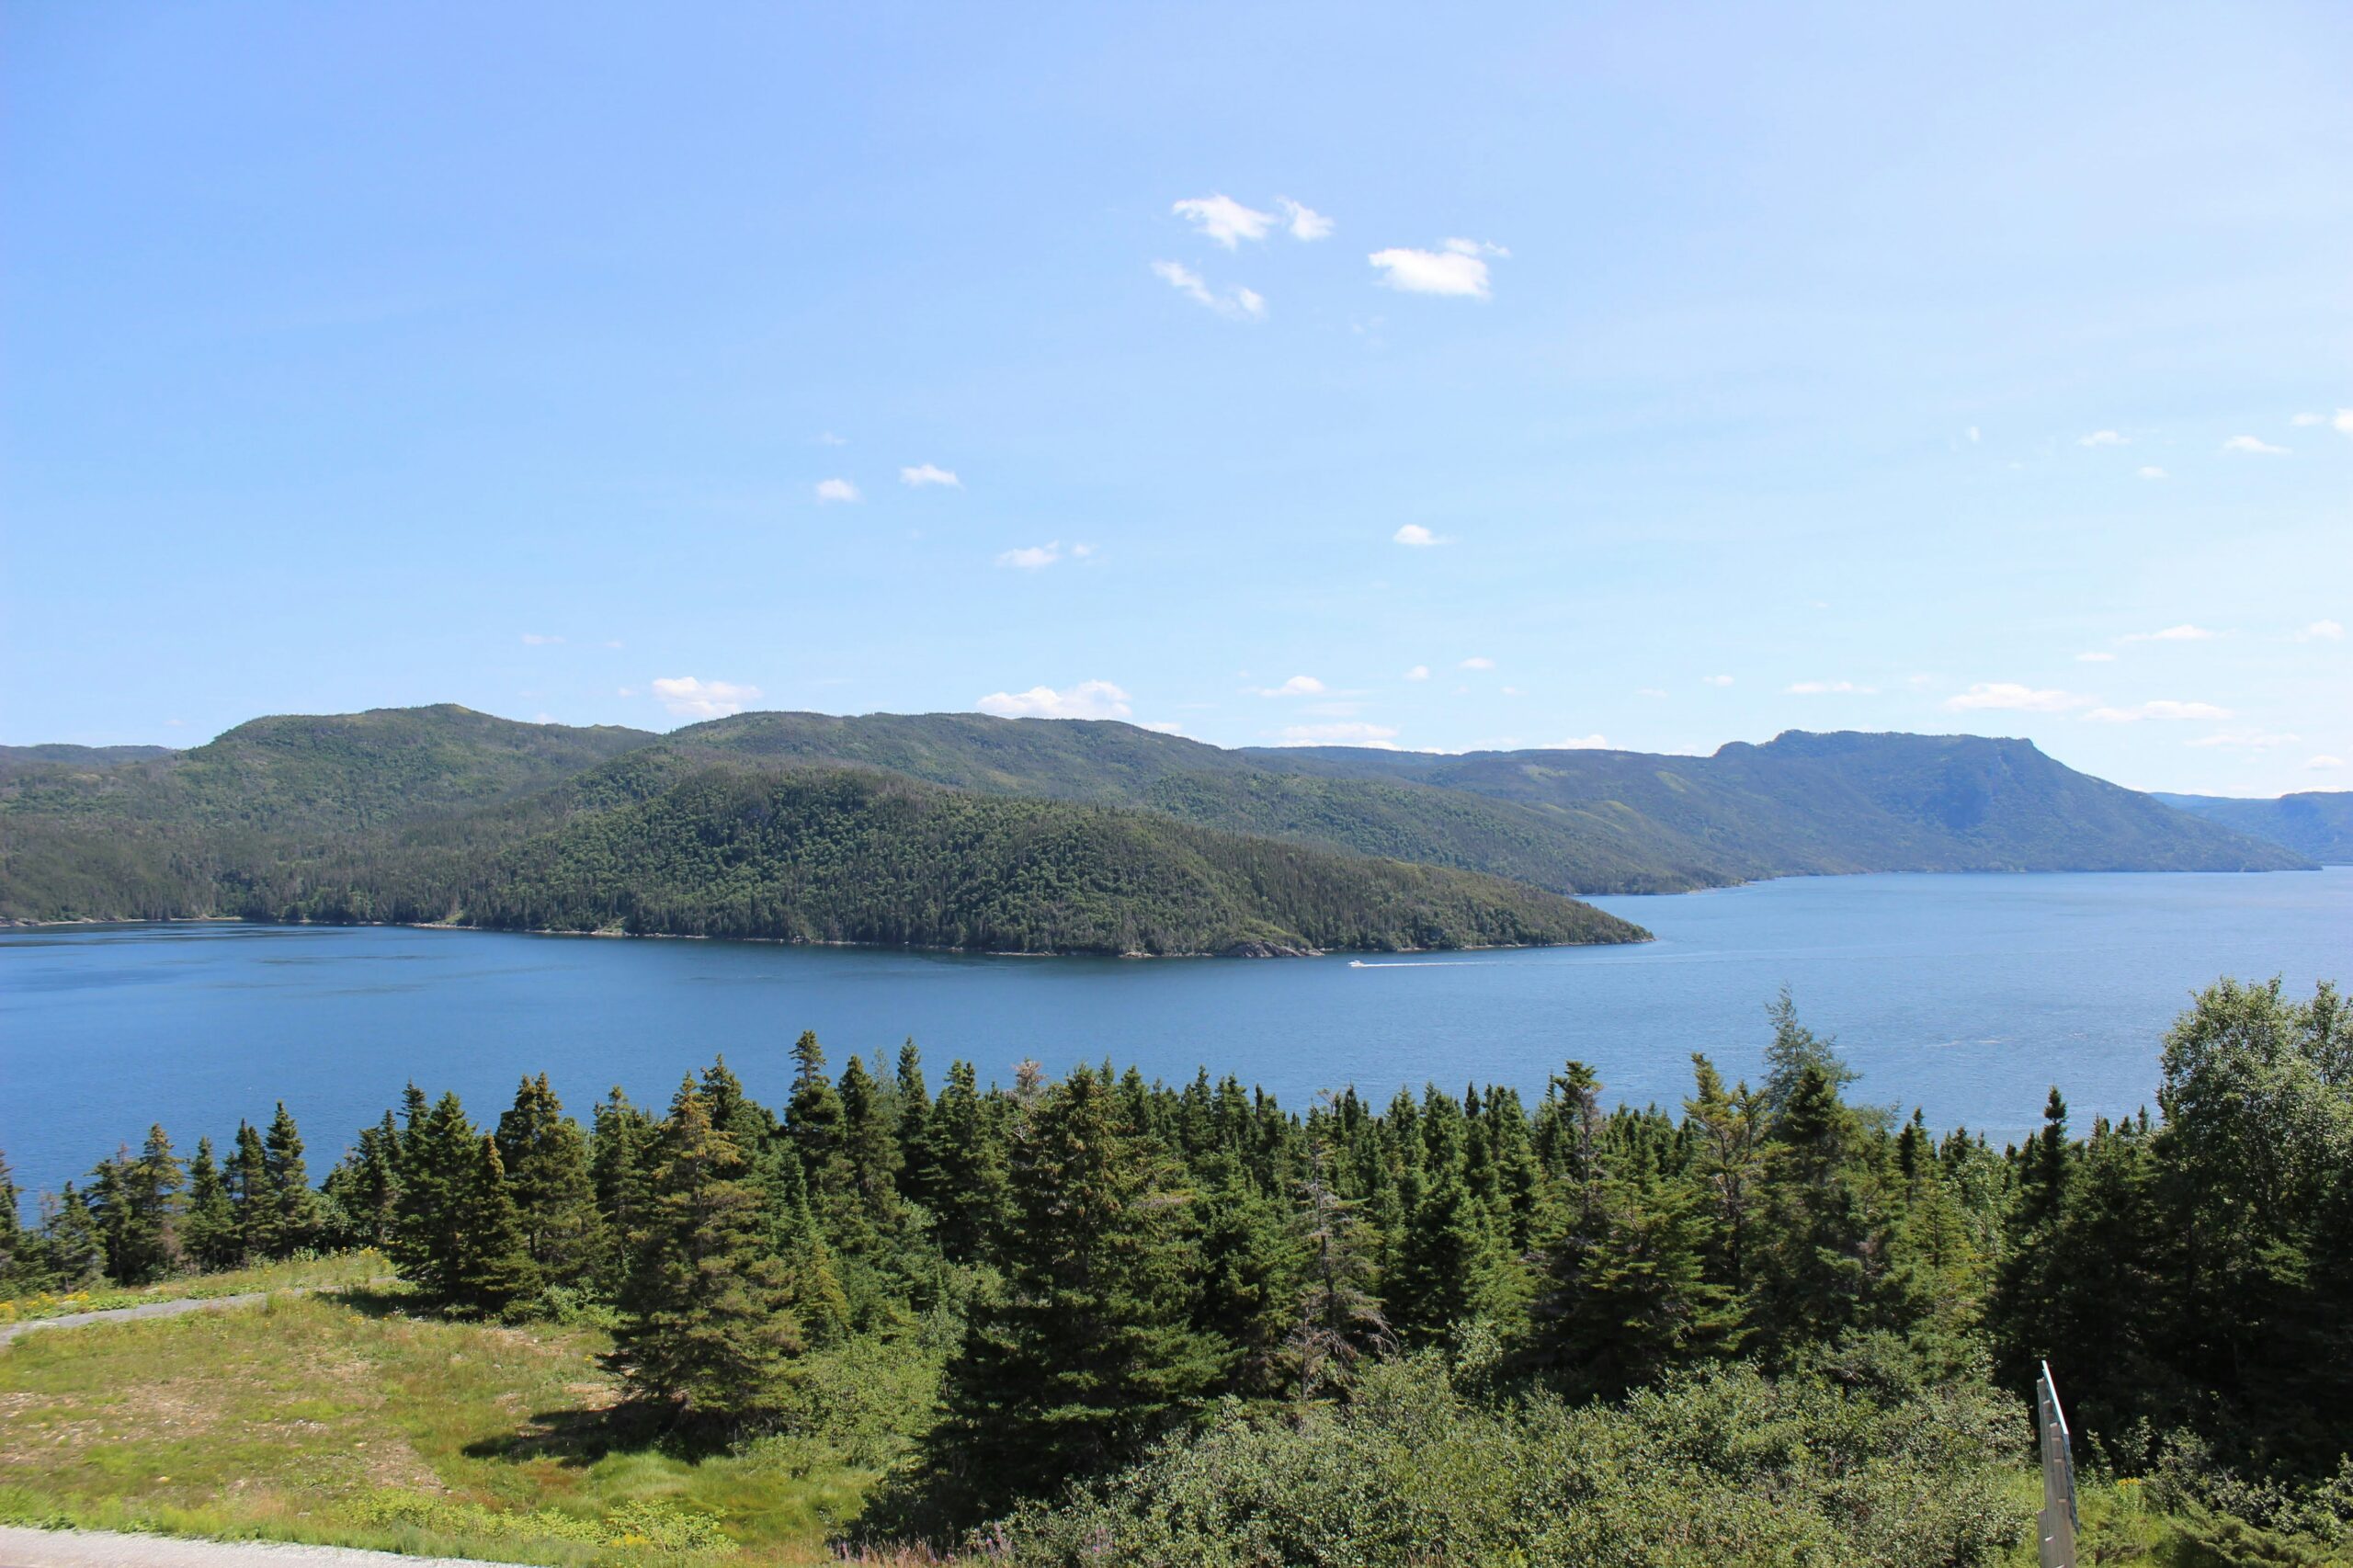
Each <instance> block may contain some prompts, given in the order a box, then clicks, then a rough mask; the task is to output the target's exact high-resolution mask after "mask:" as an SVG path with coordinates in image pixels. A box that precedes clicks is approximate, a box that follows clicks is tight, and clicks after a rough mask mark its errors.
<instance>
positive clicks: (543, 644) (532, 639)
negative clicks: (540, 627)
mask: <svg viewBox="0 0 2353 1568" xmlns="http://www.w3.org/2000/svg"><path fill="white" fill-rule="evenodd" d="M558 642H563V638H561V637H557V636H554V635H552V634H551V633H549V632H544V631H526V632H525V633H523V645H524V646H525V647H527V648H550V647H553V646H554V645H555V644H556V643H558Z"/></svg>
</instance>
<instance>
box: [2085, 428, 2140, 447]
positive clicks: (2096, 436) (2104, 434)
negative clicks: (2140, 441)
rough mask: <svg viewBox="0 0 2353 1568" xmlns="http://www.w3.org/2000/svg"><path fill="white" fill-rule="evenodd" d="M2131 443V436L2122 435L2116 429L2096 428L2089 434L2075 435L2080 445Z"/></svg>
mask: <svg viewBox="0 0 2353 1568" xmlns="http://www.w3.org/2000/svg"><path fill="white" fill-rule="evenodd" d="M2131 444H2132V437H2130V436H2124V435H2120V434H2118V433H2117V432H2116V431H2114V430H2095V431H2093V432H2092V433H2091V434H2090V435H2088V436H2078V437H2075V445H2077V446H2079V447H2129V446H2131Z"/></svg>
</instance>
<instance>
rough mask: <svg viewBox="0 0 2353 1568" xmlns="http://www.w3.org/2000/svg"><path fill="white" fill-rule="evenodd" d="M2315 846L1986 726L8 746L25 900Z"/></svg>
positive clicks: (500, 898)
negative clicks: (1480, 735) (1654, 742)
mask: <svg viewBox="0 0 2353 1568" xmlns="http://www.w3.org/2000/svg"><path fill="white" fill-rule="evenodd" d="M2220 803H2221V804H2226V805H2233V806H2237V805H2245V804H2253V803H2256V802H2238V801H2231V802H2220ZM2337 820H2339V821H2340V822H2341V820H2342V819H2341V818H2339V819H2337ZM2310 864H2311V857H2310V856H2309V854H2308V852H2307V851H2305V850H2304V849H2302V848H2301V847H2298V846H2291V845H2290V844H2287V843H2283V842H2277V841H2274V840H2273V839H2271V838H2269V837H2267V836H2265V835H2262V834H2260V833H2259V832H2256V831H2251V830H2250V828H2249V826H2247V825H2243V824H2238V823H2235V822H2226V821H2216V820H2208V818H2207V816H2205V815H2203V814H2197V813H2194V812H2188V811H2181V810H2176V809H2174V807H2172V806H2170V805H2168V804H2166V803H2165V802H2164V801H2160V800H2158V799H2157V798H2154V797H2152V796H2148V795H2143V794H2138V793H2135V792H2134V791H2131V790H2124V789H2120V788H2119V787H2117V786H2115V785H2112V784H2108V783H2105V782H2103V781H2101V780H2099V779H2097V778H2090V777H2088V776H2086V775H2084V774H2081V773H2077V772H2075V771H2074V770H2072V769H2070V768H2067V767H2063V766H2061V765H2060V764H2058V763H2056V762H2054V761H2052V759H2051V758H2049V757H2047V756H2044V755H2043V754H2042V753H2041V752H2040V751H2038V750H2037V749H2036V748H2035V747H2034V746H2033V745H2032V744H2029V743H2028V742H2025V741H2016V740H1989V739H1982V738H1979V737H1975V736H1924V735H1892V734H1855V733H1842V734H1830V735H1817V734H1808V733H1802V732H1792V733H1788V734H1784V735H1782V736H1780V737H1779V738H1778V739H1776V740H1774V741H1772V742H1771V743H1769V744H1765V745H1748V744H1733V745H1727V746H1725V747H1723V748H1722V750H1720V751H1718V752H1717V753H1716V754H1715V755H1714V756H1706V757H1692V756H1647V755H1644V754H1641V753H1635V752H1618V751H1520V752H1483V753H1472V754H1470V755H1467V756H1438V755H1433V754H1427V753H1415V752H1390V751H1378V750H1369V749H1359V748H1348V747H1329V748H1307V749H1290V748H1285V749H1279V750H1249V749H1245V750H1225V749H1222V748H1219V747H1216V746H1211V745H1205V744H1201V743H1199V742H1197V741H1189V740H1185V739H1182V738H1180V737H1176V736H1171V735H1164V734H1158V733H1154V732H1151V731H1146V730H1142V729H1138V728H1136V727H1134V726H1133V725H1129V724H1120V723H1111V722H1079V721H1062V720H1057V721H1046V720H1033V719H1022V720H1006V719H993V718H986V717H983V716H980V715H973V714H925V715H898V714H870V715H866V716H862V717H857V718H838V717H833V716H828V715H824V714H813V713H747V714H742V715H738V716H736V717H733V718H728V719H720V720H714V721H711V722H708V723H702V724H696V725H691V726H689V727H688V728H686V729H682V730H678V731H675V732H672V733H669V734H667V735H655V734H652V733H646V732H643V731H638V730H630V729H622V728H617V727H608V726H600V727H596V728H588V729H580V728H571V727H566V726H562V725H553V724H525V723H518V722H513V721H510V720H504V719H495V718H492V717H490V716H489V715H486V714H482V713H476V712H472V711H471V710H467V709H463V708H458V707H454V706H441V707H434V708H417V709H384V710H373V711H370V712H367V713H359V714H349V715H340V716H331V717H317V718H268V719H258V720H255V721H254V722H251V723H247V724H243V725H240V726H238V727H237V728H236V729H233V730H231V731H229V732H228V733H225V734H223V735H222V736H221V737H220V738H219V739H217V740H215V741H213V742H211V743H210V744H207V745H202V746H198V747H194V748H192V749H189V750H187V751H166V750H162V749H160V748H154V747H134V746H122V747H107V748H84V747H73V746H18V747H0V918H5V919H11V920H18V921H24V920H59V919H116V918H170V917H181V916H191V915H244V916H252V917H265V918H293V919H306V918H307V919H335V920H404V921H440V920H447V921H455V922H459V923H465V924H476V925H484V926H504V927H510V928H533V929H560V930H598V929H610V930H632V931H648V932H654V931H659V932H670V933H678V934H699V935H728V936H759V937H781V938H787V939H792V940H803V941H874V942H892V943H908V944H920V945H937V946H943V947H964V948H987V949H1006V950H1017V951H1039V952H1064V951H1086V952H1151V953H1176V952H1187V953H1190V952H1227V951H1245V952H1273V951H1287V950H1295V949H1310V948H1314V949H1340V948H1358V949H1379V948H1423V947H1451V946H1465V945H1479V944H1493V943H1542V942H1559V941H1595V940H1600V941H1611V940H1631V939H1639V938H1640V937H1641V936H1642V935H1643V933H1641V932H1640V931H1639V930H1637V929H1636V928H1634V927H1632V926H1628V925H1626V924H1625V923H1624V922H1621V921H1616V920H1613V919H1611V918H1610V917H1609V916H1608V915H1603V914H1601V913H1600V912H1598V911H1597V910H1594V909H1592V908H1591V907H1590V906H1588V905H1585V904H1582V903H1576V902H1574V896H1573V895H1576V894H1589V893H1601V892H1676V891H1682V890H1687V889H1692V888H1700V887H1712V886H1722V885H1725V884H1729V883H1733V882H1738V881H1748V880H1752V879H1756V878H1761V877H1773V876H1790V875H1812V874H1827V873H1841V872H1856V871H1876V870H1911V871H1964V870H1965V871H2037V870H2272V869H2291V868H2299V867H2305V866H2309V865H2310Z"/></svg>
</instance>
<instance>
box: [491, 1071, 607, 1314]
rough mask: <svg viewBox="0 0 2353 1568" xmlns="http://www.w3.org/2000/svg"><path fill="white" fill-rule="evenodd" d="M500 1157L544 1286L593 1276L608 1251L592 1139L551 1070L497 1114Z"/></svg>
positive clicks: (526, 1082)
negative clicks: (567, 1109)
mask: <svg viewBox="0 0 2353 1568" xmlns="http://www.w3.org/2000/svg"><path fill="white" fill-rule="evenodd" d="M497 1142H498V1155H499V1161H500V1165H501V1166H502V1168H503V1169H504V1170H505V1172H506V1186H507V1190H508V1191H509V1192H510V1193H511V1194H512V1196H513V1200H514V1205H515V1209H516V1211H517V1215H518V1217H519V1221H520V1223H521V1225H522V1227H523V1235H524V1243H525V1248H526V1251H527V1252H528V1253H529V1256H530V1260H531V1265H532V1267H533V1269H534V1271H535V1272H536V1274H537V1276H538V1279H539V1282H540V1284H542V1285H556V1286H564V1287H572V1286H577V1285H580V1284H582V1283H584V1282H585V1281H587V1280H589V1279H591V1278H594V1277H595V1276H596V1274H597V1271H598V1270H599V1268H600V1267H601V1266H602V1265H603V1263H604V1260H605V1258H606V1256H607V1254H608V1248H609V1244H608V1241H607V1239H606V1236H605V1229H604V1220H603V1218H602V1216H600V1215H599V1214H598V1212H597V1185H596V1178H595V1176H594V1174H593V1173H592V1172H591V1170H590V1168H589V1160H588V1141H587V1140H586V1139H585V1138H584V1137H583V1136H582V1135H581V1131H580V1127H579V1124H578V1123H577V1122H575V1121H574V1120H573V1119H571V1118H570V1117H568V1116H566V1115H564V1114H563V1105H562V1104H561V1103H560V1102H558V1100H557V1099H556V1096H555V1091H554V1090H553V1089H552V1088H551V1087H550V1086H549V1085H548V1076H547V1074H544V1073H542V1074H540V1075H539V1076H538V1077H537V1078H526V1079H524V1080H523V1082H522V1084H521V1085H520V1086H519V1087H518V1088H517V1090H516V1091H515V1103H514V1105H513V1106H511V1107H509V1108H507V1110H506V1112H505V1113H504V1114H503V1115H501V1116H500V1117H499V1119H498V1132H497Z"/></svg>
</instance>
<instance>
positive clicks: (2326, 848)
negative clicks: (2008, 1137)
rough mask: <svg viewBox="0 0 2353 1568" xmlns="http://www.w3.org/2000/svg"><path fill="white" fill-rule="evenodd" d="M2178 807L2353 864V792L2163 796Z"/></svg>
mask: <svg viewBox="0 0 2353 1568" xmlns="http://www.w3.org/2000/svg"><path fill="white" fill-rule="evenodd" d="M2154 798H2155V799H2157V800H2160V801H2164V802H2165V804H2166V805H2168V806H2171V807H2173V808H2174V809H2175V810H2177V811H2184V812H2188V813H2189V814H2190V815H2192V816H2197V817H2203V818H2205V819H2206V820H2207V821H2208V822H2212V823H2220V824H2222V826H2224V827H2227V828H2229V829H2231V830H2232V831H2233V832H2234V833H2244V834H2246V835H2249V836H2250V837H2254V838H2261V839H2267V840H2268V841H2269V842H2271V843H2273V844H2277V845H2279V846H2280V847H2282V848H2284V849H2289V850H2292V851H2293V852H2294V853H2296V854H2298V855H2302V856H2304V857H2305V858H2308V859H2313V860H2318V861H2320V862H2321V863H2322V864H2323V865H2327V866H2347V865H2353V790H2306V791H2304V792H2303V793H2302V794H2296V795H2281V796H2279V798H2278V799H2276V800H2244V799H2240V798H2237V797H2234V796H2230V795H2158V796H2156V797H2154Z"/></svg>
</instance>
